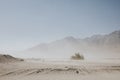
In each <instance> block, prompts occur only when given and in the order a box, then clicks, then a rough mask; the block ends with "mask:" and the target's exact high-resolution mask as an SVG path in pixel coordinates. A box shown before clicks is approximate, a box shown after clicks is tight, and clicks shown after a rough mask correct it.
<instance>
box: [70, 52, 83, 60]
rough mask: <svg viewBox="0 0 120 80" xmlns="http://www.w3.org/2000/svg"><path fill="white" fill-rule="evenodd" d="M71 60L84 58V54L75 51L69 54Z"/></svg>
mask: <svg viewBox="0 0 120 80" xmlns="http://www.w3.org/2000/svg"><path fill="white" fill-rule="evenodd" d="M71 59H72V60H84V56H83V55H81V54H79V53H75V55H73V56H71Z"/></svg>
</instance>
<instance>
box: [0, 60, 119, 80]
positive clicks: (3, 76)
mask: <svg viewBox="0 0 120 80" xmlns="http://www.w3.org/2000/svg"><path fill="white" fill-rule="evenodd" d="M0 80H120V61H119V60H118V61H48V60H26V61H24V62H14V63H0Z"/></svg>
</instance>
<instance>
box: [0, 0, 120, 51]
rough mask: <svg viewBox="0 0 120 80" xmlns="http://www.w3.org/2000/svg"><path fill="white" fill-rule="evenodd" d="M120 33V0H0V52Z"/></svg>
mask: <svg viewBox="0 0 120 80" xmlns="http://www.w3.org/2000/svg"><path fill="white" fill-rule="evenodd" d="M114 30H120V0H0V50H9V49H10V50H21V49H25V48H27V47H31V46H33V45H36V44H39V43H42V42H50V41H54V40H56V39H61V38H64V37H66V36H74V37H76V38H84V37H88V36H91V35H94V34H106V33H110V32H112V31H114Z"/></svg>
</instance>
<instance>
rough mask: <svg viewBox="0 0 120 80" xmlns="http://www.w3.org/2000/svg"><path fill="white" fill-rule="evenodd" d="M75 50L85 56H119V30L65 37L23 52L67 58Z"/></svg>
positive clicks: (35, 55) (38, 55)
mask: <svg viewBox="0 0 120 80" xmlns="http://www.w3.org/2000/svg"><path fill="white" fill-rule="evenodd" d="M75 52H80V53H81V54H83V55H85V56H86V57H91V58H92V57H96V56H98V57H105V58H109V57H120V30H119V31H114V32H112V33H110V34H106V35H94V36H91V37H88V38H84V39H76V38H74V37H66V38H64V39H61V40H56V41H53V42H51V43H44V44H39V45H37V46H34V47H32V48H30V49H28V50H26V51H24V53H25V54H28V55H32V56H33V57H41V58H42V57H45V58H48V57H50V58H68V57H70V56H71V55H72V54H74V53H75Z"/></svg>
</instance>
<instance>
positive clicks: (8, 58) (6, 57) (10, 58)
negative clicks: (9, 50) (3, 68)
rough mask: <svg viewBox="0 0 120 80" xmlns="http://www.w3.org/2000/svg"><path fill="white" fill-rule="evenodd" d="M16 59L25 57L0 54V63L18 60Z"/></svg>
mask: <svg viewBox="0 0 120 80" xmlns="http://www.w3.org/2000/svg"><path fill="white" fill-rule="evenodd" d="M16 61H23V59H19V58H15V57H13V56H10V55H2V54H0V63H6V62H16Z"/></svg>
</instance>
